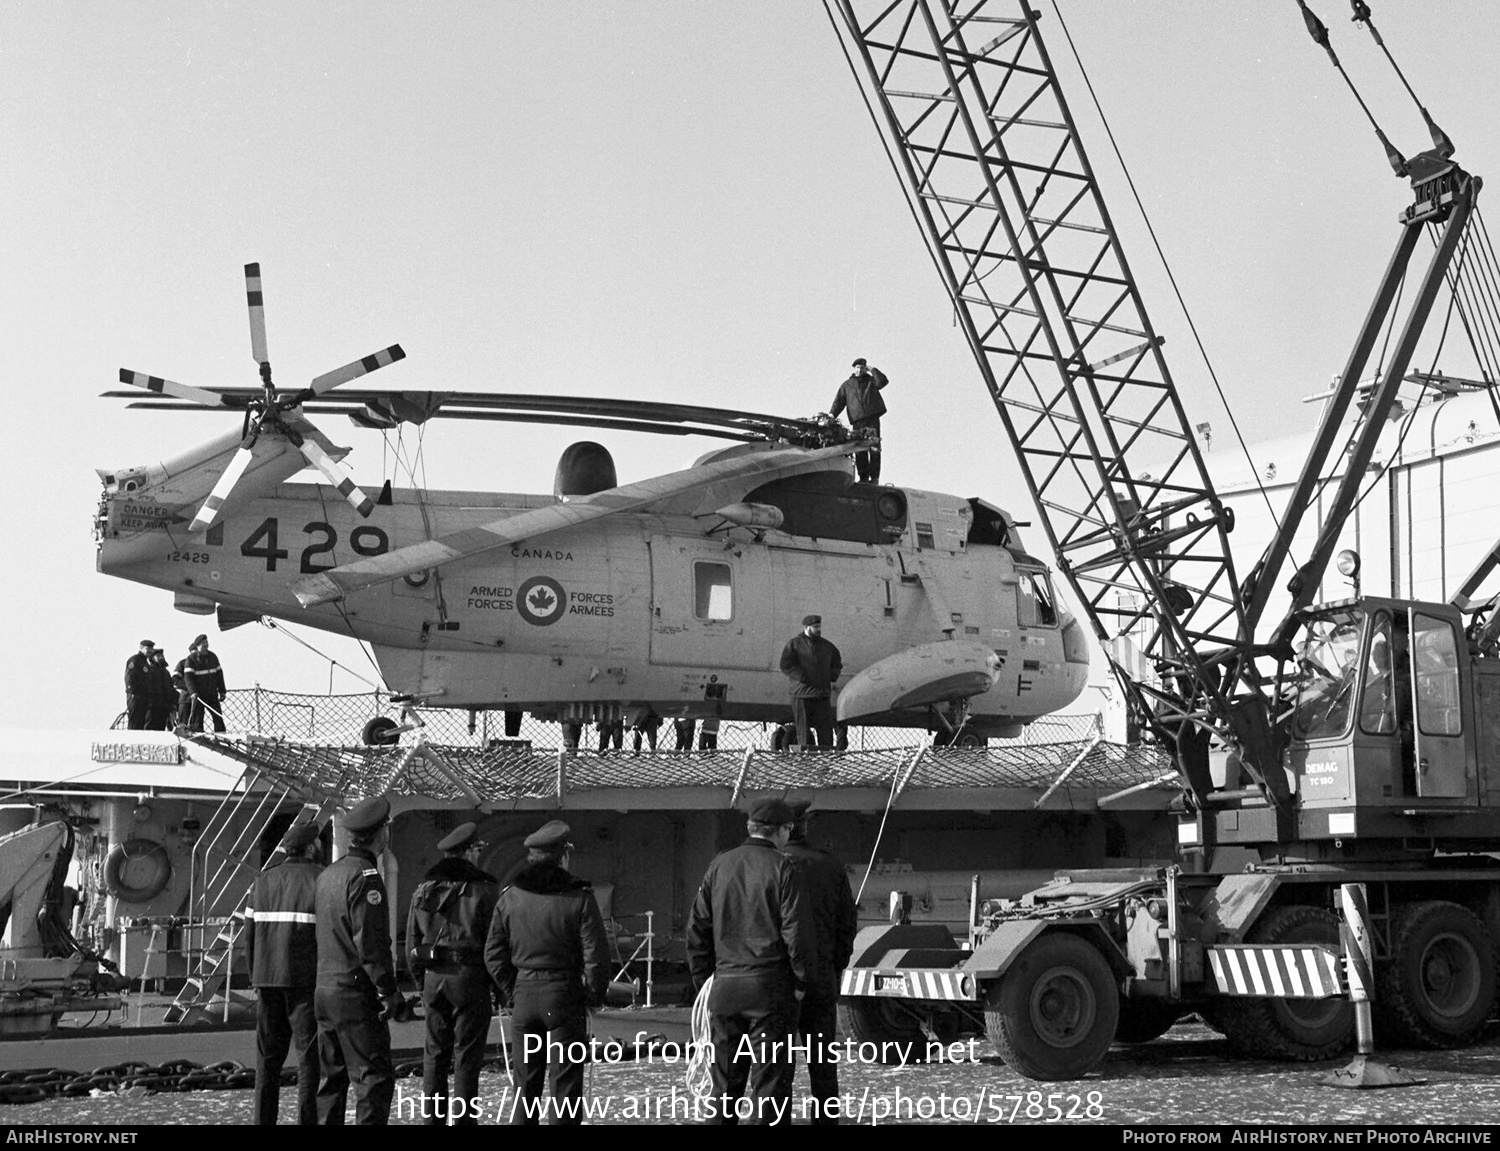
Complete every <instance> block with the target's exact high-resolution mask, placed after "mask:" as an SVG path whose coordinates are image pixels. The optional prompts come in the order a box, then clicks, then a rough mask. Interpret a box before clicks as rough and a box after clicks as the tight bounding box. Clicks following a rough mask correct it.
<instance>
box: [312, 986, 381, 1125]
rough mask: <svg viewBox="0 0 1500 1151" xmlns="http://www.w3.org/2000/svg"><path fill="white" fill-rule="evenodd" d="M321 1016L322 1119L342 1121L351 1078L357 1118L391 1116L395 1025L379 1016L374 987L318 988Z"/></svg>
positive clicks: (371, 1120)
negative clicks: (392, 1051) (391, 1025)
mask: <svg viewBox="0 0 1500 1151" xmlns="http://www.w3.org/2000/svg"><path fill="white" fill-rule="evenodd" d="M313 1005H314V1007H315V1008H316V1009H317V1016H318V1065H319V1072H320V1074H321V1078H320V1080H319V1082H318V1123H319V1125H320V1126H323V1127H342V1126H343V1124H344V1105H345V1103H346V1102H347V1101H348V1098H349V1084H350V1081H351V1080H352V1081H353V1083H354V1121H355V1122H356V1123H359V1124H364V1125H376V1126H383V1125H385V1124H386V1123H389V1122H390V1118H391V1098H392V1096H394V1095H395V1094H396V1075H395V1071H394V1069H393V1067H392V1066H391V1029H390V1027H389V1026H388V1025H387V1024H386V1023H385V1021H384V1020H382V1019H381V1018H380V998H379V996H377V995H376V994H375V989H374V988H373V987H369V988H363V989H361V988H343V987H319V988H318V989H317V991H316V992H315V993H314V994H313Z"/></svg>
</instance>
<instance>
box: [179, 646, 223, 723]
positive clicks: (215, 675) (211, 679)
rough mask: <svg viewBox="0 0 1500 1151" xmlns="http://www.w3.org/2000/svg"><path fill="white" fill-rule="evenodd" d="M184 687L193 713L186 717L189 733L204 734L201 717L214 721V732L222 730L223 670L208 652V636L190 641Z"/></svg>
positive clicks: (185, 665) (215, 657)
mask: <svg viewBox="0 0 1500 1151" xmlns="http://www.w3.org/2000/svg"><path fill="white" fill-rule="evenodd" d="M182 678H183V684H184V686H185V687H186V688H187V691H188V694H189V695H191V696H192V701H193V702H192V710H191V712H190V714H189V716H188V727H189V729H191V730H192V731H202V730H203V713H204V711H205V710H206V711H207V712H208V713H209V715H211V716H212V717H213V722H214V730H215V731H223V730H224V694H225V691H224V669H223V668H222V667H220V666H219V657H218V656H216V655H214V653H213V652H211V651H209V650H208V636H206V635H200V636H199V637H198V638H197V639H195V640H193V644H192V647H191V649H190V650H189V651H188V656H187V659H186V660H185V661H183V673H182Z"/></svg>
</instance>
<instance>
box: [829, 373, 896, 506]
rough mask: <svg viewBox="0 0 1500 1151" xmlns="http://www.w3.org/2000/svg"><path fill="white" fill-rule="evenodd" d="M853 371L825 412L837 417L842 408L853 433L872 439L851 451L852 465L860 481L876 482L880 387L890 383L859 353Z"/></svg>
mask: <svg viewBox="0 0 1500 1151" xmlns="http://www.w3.org/2000/svg"><path fill="white" fill-rule="evenodd" d="M853 367H854V374H853V375H851V376H850V377H849V378H848V379H847V380H845V381H844V382H843V383H842V384H840V385H839V391H838V395H836V396H834V397H833V404H832V405H831V406H830V407H829V409H828V414H829V415H830V416H833V417H835V418H837V416H838V414H839V413H840V412H842V411H844V410H845V409H846V408H847V409H848V411H849V424H850V426H851V427H852V428H853V429H854V431H855V434H856V435H862V436H864V437H868V438H869V439H871V440H872V441H873V442H872V443H871V444H870V446H869V447H867V448H865V449H864V450H863V451H858V452H855V453H854V468H855V471H856V472H858V474H859V478H860V481H861V482H862V483H864V482H867V483H872V484H878V483H879V482H880V417H881V416H883V415H885V399H884V398H883V397H882V396H881V394H880V393H881V391H882V390H883V389H884V388H885V386H886V384H888V383H890V381H889V380H887V379H886V378H885V373H884V372H882V371H881V370H880V369H879V368H872V367H870V366H869V364H867V363H866V362H865V358H864V357H863V356H861V357H860V358H859V359H857V360H855V361H854V365H853Z"/></svg>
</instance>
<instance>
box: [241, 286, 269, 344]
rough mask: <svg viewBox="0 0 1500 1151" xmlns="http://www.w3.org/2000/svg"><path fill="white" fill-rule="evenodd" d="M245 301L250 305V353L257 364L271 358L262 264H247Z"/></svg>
mask: <svg viewBox="0 0 1500 1151" xmlns="http://www.w3.org/2000/svg"><path fill="white" fill-rule="evenodd" d="M245 301H246V302H247V303H248V304H249V305H250V354H251V355H252V356H254V357H255V362H256V363H257V364H264V363H266V362H268V361H269V360H270V357H269V356H268V355H267V354H266V308H265V301H264V299H263V297H262V295H261V290H260V265H259V264H246V265H245Z"/></svg>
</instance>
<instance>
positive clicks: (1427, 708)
mask: <svg viewBox="0 0 1500 1151" xmlns="http://www.w3.org/2000/svg"><path fill="white" fill-rule="evenodd" d="M1411 634H1412V663H1413V664H1414V666H1415V669H1416V684H1417V727H1418V728H1419V729H1420V730H1421V732H1422V734H1423V735H1461V734H1463V721H1462V719H1461V718H1460V715H1459V707H1458V641H1457V640H1456V639H1455V637H1454V634H1453V625H1452V624H1450V623H1449V622H1448V621H1447V620H1442V619H1434V618H1433V617H1432V616H1429V615H1423V614H1422V613H1420V612H1414V613H1412V632H1411Z"/></svg>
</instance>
